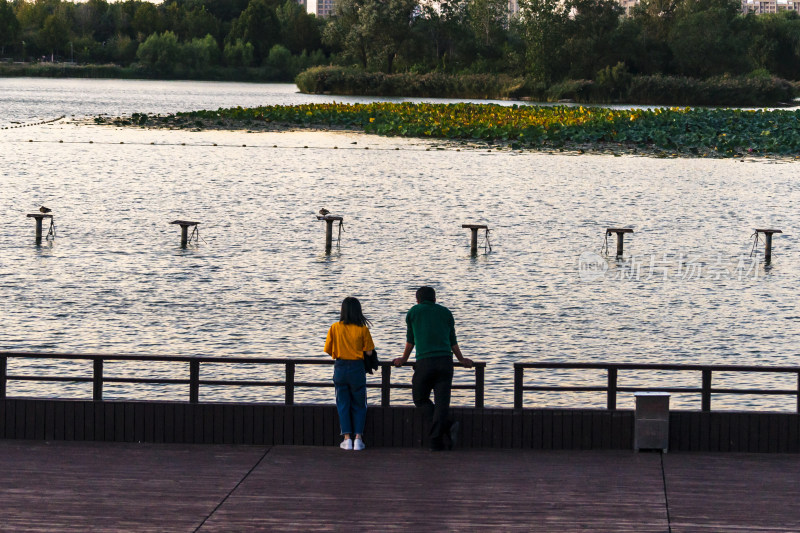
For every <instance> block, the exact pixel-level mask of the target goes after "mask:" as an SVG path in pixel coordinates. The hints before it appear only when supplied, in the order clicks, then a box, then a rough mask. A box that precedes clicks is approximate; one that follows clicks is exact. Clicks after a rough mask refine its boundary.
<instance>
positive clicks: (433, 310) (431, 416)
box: [393, 287, 472, 451]
mask: <svg viewBox="0 0 800 533" xmlns="http://www.w3.org/2000/svg"><path fill="white" fill-rule="evenodd" d="M406 328H407V329H406V348H405V350H404V351H403V356H402V357H398V358H396V359H395V360H394V361H393V363H394V364H395V366H402V365H403V364H404V363H405V362H406V361H408V358H409V357H410V356H411V351H412V350H413V349H414V348H415V347H416V359H417V363H416V366H415V367H414V377H413V379H412V381H411V394H412V397H413V399H414V405H416V406H417V408H419V409H420V410H421V411H422V416H423V417H424V419H425V421H426V422H427V423H428V426H429V427H430V433H429V435H430V448H431V450H433V451H439V450H443V449H444V441H443V436H444V435H445V434H447V435H448V436H449V438H450V444H451V445H452V444H454V442H455V440H456V437H457V433H458V424H457V423H455V424H454V423H452V422H450V421H449V420H448V411H449V409H450V391H451V389H452V387H453V354H455V356H456V358H457V359H458V361H459V362H460V363H461V364H462V365H464V366H465V367H467V368H471V367H472V360H471V359H467V358H466V357H464V356H463V355H462V354H461V349H460V348H459V347H458V341H457V340H456V328H455V320H453V313H451V312H450V310H449V309H448V308H446V307H444V306H443V305H439V304H437V303H436V291H435V290H434V289H433V287H420V288H419V289H417V305H415V306H414V307H412V308H411V309H409V311H408V313H407V314H406ZM431 391H433V398H434V401H433V402H431Z"/></svg>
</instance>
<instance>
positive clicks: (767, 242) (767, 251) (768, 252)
mask: <svg viewBox="0 0 800 533" xmlns="http://www.w3.org/2000/svg"><path fill="white" fill-rule="evenodd" d="M759 233H763V234H764V263H771V262H772V235H773V234H774V233H783V232H782V231H781V230H779V229H757V230H756V234H759Z"/></svg>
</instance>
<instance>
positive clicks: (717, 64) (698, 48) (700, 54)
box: [667, 7, 751, 78]
mask: <svg viewBox="0 0 800 533" xmlns="http://www.w3.org/2000/svg"><path fill="white" fill-rule="evenodd" d="M740 21H741V18H740V17H737V16H736V14H735V12H734V13H731V11H730V10H728V9H725V8H724V7H711V8H709V9H704V10H701V11H697V12H689V13H686V14H685V15H683V16H680V17H678V19H677V20H676V21H675V24H674V25H673V26H672V29H671V30H670V33H669V36H668V38H667V42H668V44H669V47H670V49H671V50H672V55H673V58H674V62H675V70H676V71H677V72H678V73H679V74H684V75H686V76H692V77H700V78H705V77H709V76H715V75H720V74H744V73H746V72H748V71H749V70H751V64H750V63H749V61H748V56H747V41H746V38H747V36H746V34H745V33H744V32H743V31H742V29H741V26H742V24H741V23H740Z"/></svg>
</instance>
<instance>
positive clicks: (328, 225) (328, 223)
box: [317, 215, 344, 254]
mask: <svg viewBox="0 0 800 533" xmlns="http://www.w3.org/2000/svg"><path fill="white" fill-rule="evenodd" d="M317 220H324V221H325V253H326V254H330V253H331V249H332V248H333V223H334V222H336V221H337V220H338V221H339V223H340V224H341V223H342V221H343V220H344V218H342V217H339V216H336V215H317Z"/></svg>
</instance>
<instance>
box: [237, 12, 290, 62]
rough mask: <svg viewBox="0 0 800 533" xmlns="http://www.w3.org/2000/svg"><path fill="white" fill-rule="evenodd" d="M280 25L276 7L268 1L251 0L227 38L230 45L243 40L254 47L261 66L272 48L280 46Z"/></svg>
mask: <svg viewBox="0 0 800 533" xmlns="http://www.w3.org/2000/svg"><path fill="white" fill-rule="evenodd" d="M279 38H280V25H279V24H278V17H277V16H276V15H275V7H274V6H273V5H271V3H270V2H268V0H250V3H249V4H248V5H247V9H245V10H244V11H242V14H241V15H239V18H237V19H236V20H235V21H234V22H233V25H232V26H231V31H230V33H228V36H227V37H226V38H225V41H226V42H228V43H231V42H235V41H236V40H238V39H241V40H242V41H243V42H246V43H250V44H251V45H253V51H254V52H255V59H256V61H257V62H258V63H259V64H260V63H261V62H262V61H263V60H264V59H266V57H267V55H268V54H269V50H270V48H272V47H273V46H274V45H276V44H278V39H279Z"/></svg>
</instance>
